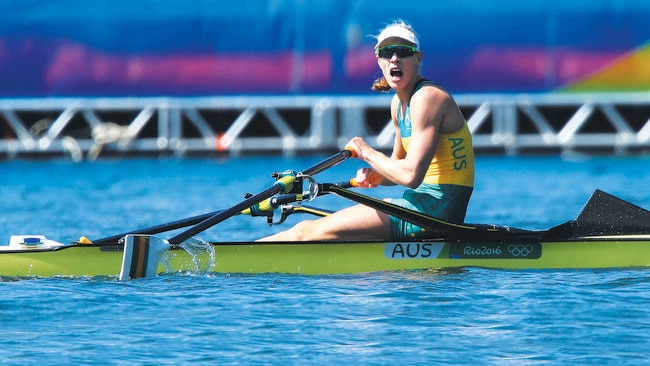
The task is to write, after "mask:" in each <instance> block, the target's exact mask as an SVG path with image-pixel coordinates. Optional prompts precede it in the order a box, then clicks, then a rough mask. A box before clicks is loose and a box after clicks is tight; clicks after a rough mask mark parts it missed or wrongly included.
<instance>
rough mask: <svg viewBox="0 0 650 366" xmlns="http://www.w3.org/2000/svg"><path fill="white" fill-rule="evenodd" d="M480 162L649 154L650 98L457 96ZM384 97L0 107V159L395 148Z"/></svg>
mask: <svg viewBox="0 0 650 366" xmlns="http://www.w3.org/2000/svg"><path fill="white" fill-rule="evenodd" d="M456 101H457V102H458V105H459V108H460V109H461V111H462V112H463V114H464V115H465V117H466V118H467V121H468V124H469V126H470V130H471V131H472V134H473V138H474V146H475V149H476V150H477V152H479V153H480V152H481V151H501V152H503V153H507V154H517V153H522V152H527V151H533V152H536V151H546V150H550V151H566V150H582V149H585V150H606V151H613V152H615V153H626V152H628V151H639V150H641V151H650V93H616V94H610V93H603V94H559V93H558V94H539V95H537V94H533V95H530V94H527V95H514V94H513V95H510V94H504V95H494V94H486V95H458V96H456ZM389 105H390V96H389V95H381V96H372V97H370V96H368V97H363V96H286V97H264V96H255V97H253V96H250V97H249V96H245V97H244V96H241V97H235V96H224V97H196V98H167V97H165V98H46V99H0V129H1V131H2V133H3V137H2V138H1V139H0V154H2V155H4V157H5V158H6V159H12V158H20V157H23V156H36V157H49V156H62V155H63V156H70V157H71V158H72V159H74V160H83V159H91V160H92V159H95V158H97V157H98V156H100V155H101V154H105V155H115V154H171V155H181V156H182V155H189V154H215V153H225V154H243V153H261V152H279V153H284V154H293V153H296V152H304V151H318V150H336V149H340V148H341V147H343V146H344V144H345V143H346V142H347V141H348V140H349V139H350V138H351V137H353V136H364V137H365V138H366V139H367V140H368V141H369V142H370V144H371V145H373V146H375V147H376V148H379V149H382V150H389V149H391V148H392V142H393V138H394V135H393V129H392V122H390V118H389V117H390V113H389Z"/></svg>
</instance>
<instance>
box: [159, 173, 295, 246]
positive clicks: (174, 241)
mask: <svg viewBox="0 0 650 366" xmlns="http://www.w3.org/2000/svg"><path fill="white" fill-rule="evenodd" d="M283 191H284V187H283V186H282V185H279V184H275V185H273V186H272V187H270V188H268V189H266V190H265V191H263V192H260V193H258V194H256V195H254V196H251V197H249V198H247V199H245V200H244V201H241V202H240V203H238V204H236V205H234V206H232V207H230V208H228V209H226V210H223V211H220V212H219V213H217V214H216V215H213V216H210V217H208V218H207V219H205V220H203V221H201V222H199V223H198V224H196V225H194V226H192V227H191V228H189V229H187V230H185V231H183V232H182V233H179V234H178V235H176V236H174V237H173V238H171V239H169V244H171V245H178V244H180V243H182V242H183V241H185V240H187V239H189V238H191V237H192V236H194V235H196V234H198V233H200V232H202V231H204V230H206V229H208V228H210V227H211V226H214V225H216V224H218V223H220V222H221V221H224V220H225V219H227V218H229V217H231V216H234V215H237V214H239V213H240V212H242V211H243V210H245V209H247V208H249V207H250V206H252V205H254V204H256V203H259V202H261V201H263V200H265V199H267V198H269V197H272V196H274V195H276V194H279V193H282V192H283Z"/></svg>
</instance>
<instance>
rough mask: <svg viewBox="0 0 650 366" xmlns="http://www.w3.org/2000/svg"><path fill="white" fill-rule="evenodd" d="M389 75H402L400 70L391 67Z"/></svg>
mask: <svg viewBox="0 0 650 366" xmlns="http://www.w3.org/2000/svg"><path fill="white" fill-rule="evenodd" d="M390 76H402V70H400V69H392V70H390Z"/></svg>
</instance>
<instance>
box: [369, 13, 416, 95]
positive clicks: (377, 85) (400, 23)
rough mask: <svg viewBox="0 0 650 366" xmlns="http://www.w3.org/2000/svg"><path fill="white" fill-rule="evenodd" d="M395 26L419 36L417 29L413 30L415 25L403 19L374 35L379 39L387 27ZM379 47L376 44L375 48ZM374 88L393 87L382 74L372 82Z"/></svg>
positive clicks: (385, 90) (386, 90)
mask: <svg viewBox="0 0 650 366" xmlns="http://www.w3.org/2000/svg"><path fill="white" fill-rule="evenodd" d="M395 26H398V27H403V28H406V29H407V30H408V31H410V32H412V33H413V34H414V35H415V37H416V38H417V33H415V31H414V30H413V27H411V25H410V24H408V23H406V22H405V21H403V20H401V19H398V20H395V21H393V23H391V24H388V25H387V26H385V27H384V28H383V29H382V30H381V31H379V33H377V35H376V36H374V37H375V39H377V40H379V35H381V33H382V32H383V31H384V30H385V29H387V28H390V27H395ZM377 47H379V43H377V44H376V45H375V48H377ZM372 90H374V91H376V92H389V91H390V90H391V87H390V85H388V81H387V80H386V78H385V77H384V76H383V75H382V77H380V78H379V79H377V80H375V81H374V82H373V83H372Z"/></svg>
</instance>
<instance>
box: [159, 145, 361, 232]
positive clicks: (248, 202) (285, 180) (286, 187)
mask: <svg viewBox="0 0 650 366" xmlns="http://www.w3.org/2000/svg"><path fill="white" fill-rule="evenodd" d="M350 156H352V151H351V150H343V151H339V152H338V153H336V154H334V155H332V156H330V157H329V158H327V159H325V160H323V161H321V162H320V163H318V164H316V165H314V166H312V167H310V168H307V169H305V170H303V171H302V172H301V174H302V175H306V176H311V175H315V174H317V173H320V172H322V171H323V170H325V169H327V168H330V167H332V166H334V165H336V164H338V163H340V162H342V161H343V160H345V159H347V158H349V157H350ZM294 179H295V175H292V174H289V175H286V176H284V177H281V178H280V179H278V180H277V181H276V182H275V183H274V184H273V185H272V186H271V187H269V188H267V189H266V190H264V191H262V192H260V193H258V194H256V195H254V196H251V197H249V198H247V199H245V200H244V201H242V202H240V203H238V204H236V205H234V206H232V207H230V208H229V209H226V210H223V211H221V212H219V213H217V214H215V215H213V216H211V217H209V218H207V219H205V220H203V221H201V222H200V223H198V224H196V225H194V226H192V227H191V228H189V229H187V230H185V231H183V232H182V233H180V234H178V235H176V236H174V237H172V238H171V239H169V244H171V245H178V244H180V243H182V242H183V241H185V240H187V239H189V238H191V237H192V236H194V235H196V234H198V233H200V232H202V231H205V230H207V229H208V228H210V227H212V226H214V225H216V224H218V223H220V222H221V221H223V220H225V219H227V218H229V217H231V216H233V215H236V214H238V213H240V212H241V211H243V210H244V209H246V208H248V207H250V206H253V205H255V204H257V203H260V202H262V201H264V200H265V199H267V198H271V197H273V196H275V195H276V194H280V193H289V192H290V191H291V190H292V189H293V182H294Z"/></svg>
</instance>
